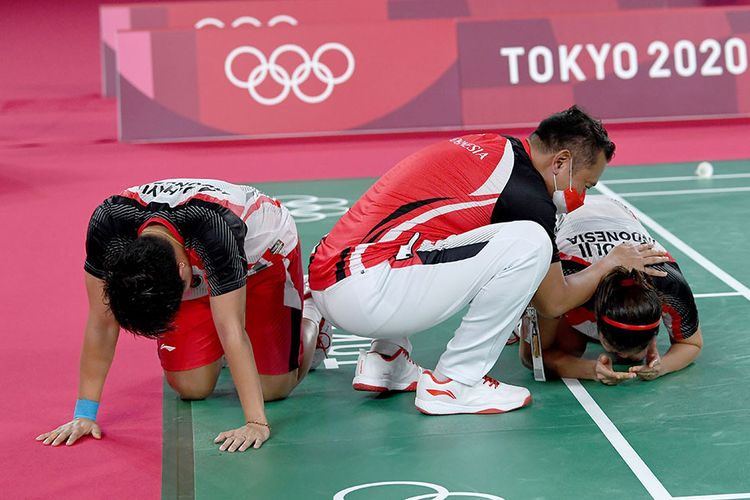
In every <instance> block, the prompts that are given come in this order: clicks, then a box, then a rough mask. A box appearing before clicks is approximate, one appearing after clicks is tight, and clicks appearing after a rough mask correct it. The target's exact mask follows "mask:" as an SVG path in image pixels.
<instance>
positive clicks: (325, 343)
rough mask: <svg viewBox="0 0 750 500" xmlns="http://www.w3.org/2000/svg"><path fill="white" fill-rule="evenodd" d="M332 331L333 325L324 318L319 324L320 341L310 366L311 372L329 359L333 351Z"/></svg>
mask: <svg viewBox="0 0 750 500" xmlns="http://www.w3.org/2000/svg"><path fill="white" fill-rule="evenodd" d="M332 330H333V327H332V326H331V324H330V323H329V322H328V321H326V319H325V318H322V319H321V320H320V323H319V324H318V340H317V341H316V343H315V352H314V353H313V359H312V364H311V365H310V369H311V370H314V369H316V368H317V367H319V366H320V364H321V363H322V362H323V360H324V359H326V358H327V357H328V351H330V350H331V340H333V331H332Z"/></svg>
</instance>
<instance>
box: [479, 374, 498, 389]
mask: <svg viewBox="0 0 750 500" xmlns="http://www.w3.org/2000/svg"><path fill="white" fill-rule="evenodd" d="M482 380H483V381H482V383H483V384H488V385H489V386H490V387H495V388H497V387H499V386H500V381H499V380H495V379H494V378H492V377H490V376H489V375H485V376H484V377H482Z"/></svg>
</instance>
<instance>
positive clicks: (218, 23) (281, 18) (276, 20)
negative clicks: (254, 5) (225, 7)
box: [193, 14, 299, 30]
mask: <svg viewBox="0 0 750 500" xmlns="http://www.w3.org/2000/svg"><path fill="white" fill-rule="evenodd" d="M281 23H285V24H289V25H291V26H297V24H299V23H298V21H297V20H296V19H295V18H293V17H292V16H288V15H286V14H280V15H278V16H273V17H272V18H271V19H269V20H268V23H267V24H266V25H267V26H268V27H270V28H273V27H274V26H276V25H277V24H281ZM206 26H214V27H216V28H225V27H226V24H225V23H224V21H222V20H221V19H216V18H215V17H204V18H203V19H201V20H200V21H197V22H196V23H195V24H194V25H193V27H194V28H195V29H197V30H199V29H201V28H205V27H206ZM240 26H254V27H256V28H260V27H261V26H263V23H262V22H261V20H260V19H258V18H257V17H252V16H240V17H238V18H237V19H235V20H234V21H232V28H239V27H240Z"/></svg>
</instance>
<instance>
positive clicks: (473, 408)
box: [414, 370, 531, 415]
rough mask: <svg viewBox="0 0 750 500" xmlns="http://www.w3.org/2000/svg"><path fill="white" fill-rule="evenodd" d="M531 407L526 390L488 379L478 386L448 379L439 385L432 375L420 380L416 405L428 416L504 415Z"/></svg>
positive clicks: (427, 372) (424, 376) (484, 379)
mask: <svg viewBox="0 0 750 500" xmlns="http://www.w3.org/2000/svg"><path fill="white" fill-rule="evenodd" d="M529 403H531V393H530V392H529V390H528V389H526V388H525V387H517V386H515V385H510V384H503V383H501V382H500V381H498V380H495V379H494V378H492V377H487V376H485V377H484V378H483V379H482V381H481V382H479V383H478V384H476V385H465V384H461V383H459V382H456V381H455V380H451V379H448V380H446V381H445V382H440V381H439V380H437V379H436V378H435V376H434V375H433V374H432V372H431V371H429V370H425V371H424V373H422V376H421V377H419V383H418V384H417V397H416V399H415V400H414V404H415V405H416V407H417V409H418V410H419V411H421V412H422V413H425V414H427V415H453V414H456V413H505V412H506V411H511V410H515V409H517V408H521V407H522V406H526V405H528V404H529Z"/></svg>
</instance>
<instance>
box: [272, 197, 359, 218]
mask: <svg viewBox="0 0 750 500" xmlns="http://www.w3.org/2000/svg"><path fill="white" fill-rule="evenodd" d="M274 198H276V199H277V200H279V201H280V202H281V203H282V204H283V205H284V206H285V207H286V208H287V210H289V213H290V214H292V217H294V221H295V222H297V223H302V222H317V221H319V220H323V219H325V218H327V217H340V216H342V215H344V214H345V213H346V211H347V210H349V207H348V203H349V200H345V199H343V198H320V197H318V196H312V195H307V194H289V195H282V196H274Z"/></svg>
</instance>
